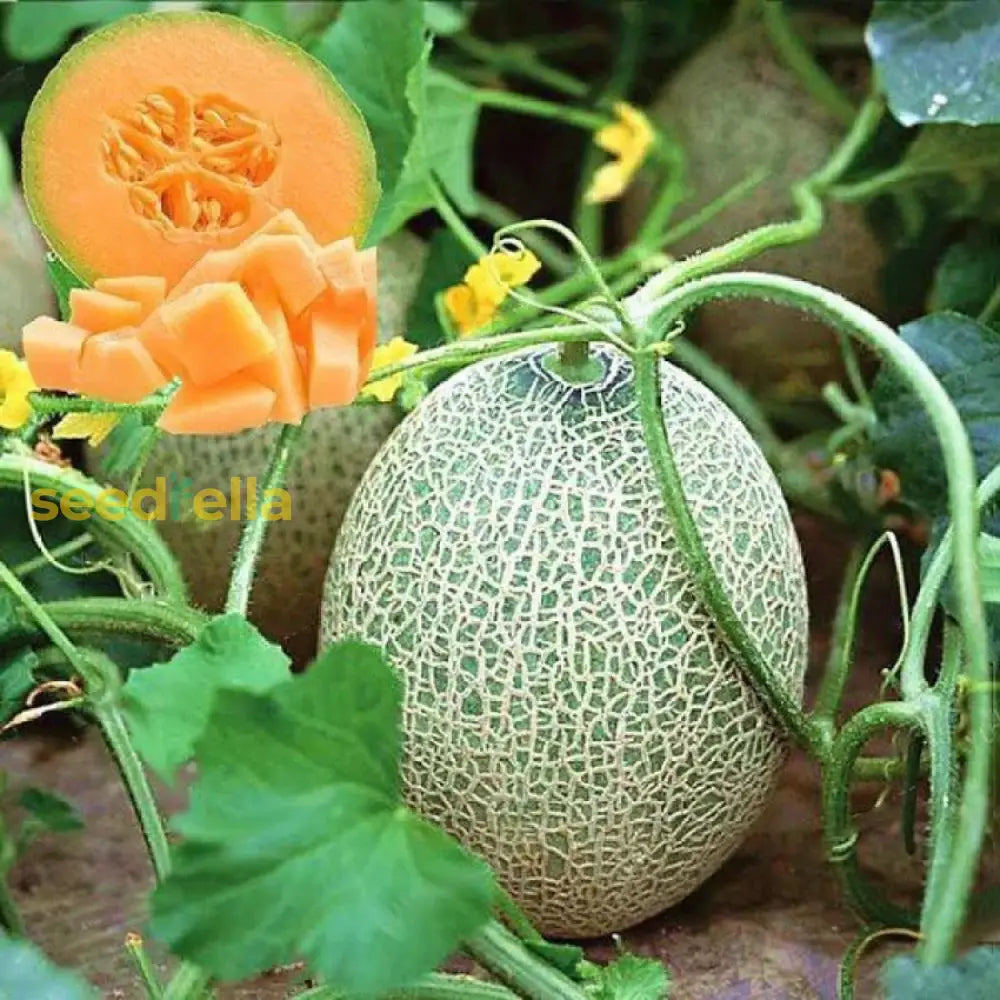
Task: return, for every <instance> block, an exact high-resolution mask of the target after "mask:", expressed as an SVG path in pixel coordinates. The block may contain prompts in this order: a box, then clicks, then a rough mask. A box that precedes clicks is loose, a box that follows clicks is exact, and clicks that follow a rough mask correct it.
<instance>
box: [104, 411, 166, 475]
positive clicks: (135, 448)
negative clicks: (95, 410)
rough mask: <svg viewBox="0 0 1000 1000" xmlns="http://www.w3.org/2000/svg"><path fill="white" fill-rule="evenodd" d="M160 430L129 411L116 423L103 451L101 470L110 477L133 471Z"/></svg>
mask: <svg viewBox="0 0 1000 1000" xmlns="http://www.w3.org/2000/svg"><path fill="white" fill-rule="evenodd" d="M157 433H158V431H157V429H156V428H155V427H153V426H151V425H150V424H147V423H146V422H145V421H144V420H143V418H142V417H141V416H139V414H137V413H127V414H125V416H123V417H122V419H121V420H119V421H118V423H117V424H116V425H115V427H114V429H113V430H112V431H111V433H110V434H109V435H108V438H107V441H106V442H105V449H104V451H103V452H101V458H100V470H101V473H102V474H103V475H105V476H107V477H108V478H109V479H113V478H115V477H116V476H125V475H128V474H129V473H131V472H132V471H133V470H134V469H135V467H136V466H137V465H138V464H139V461H140V459H141V458H142V455H143V453H144V452H145V450H146V446H147V445H148V444H149V439H150V437H152V436H153V435H154V434H157Z"/></svg>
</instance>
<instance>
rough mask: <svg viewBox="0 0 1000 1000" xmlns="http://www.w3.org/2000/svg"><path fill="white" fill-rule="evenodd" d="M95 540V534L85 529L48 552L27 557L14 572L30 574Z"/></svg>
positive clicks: (80, 549) (23, 574) (23, 575)
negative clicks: (30, 557)
mask: <svg viewBox="0 0 1000 1000" xmlns="http://www.w3.org/2000/svg"><path fill="white" fill-rule="evenodd" d="M93 542H94V538H93V536H92V535H91V534H89V533H88V532H86V531H85V532H83V534H81V535H77V536H76V538H71V539H70V540H69V541H68V542H63V543H62V545H56V546H54V547H53V548H51V549H49V551H48V553H46V554H41V553H39V554H38V555H37V556H34V557H33V558H32V559H25V560H24V562H22V563H18V564H17V565H16V566H15V567H14V572H15V573H16V574H17V575H18V576H20V577H25V576H30V575H31V574H32V573H34V572H35V571H36V570H40V569H44V568H45V567H46V566H51V565H52V560H53V559H57V560H61V559H63V558H64V557H65V556H71V555H74V554H75V553H77V552H80V551H82V550H83V549H85V548H87V547H88V546H89V545H92V544H93Z"/></svg>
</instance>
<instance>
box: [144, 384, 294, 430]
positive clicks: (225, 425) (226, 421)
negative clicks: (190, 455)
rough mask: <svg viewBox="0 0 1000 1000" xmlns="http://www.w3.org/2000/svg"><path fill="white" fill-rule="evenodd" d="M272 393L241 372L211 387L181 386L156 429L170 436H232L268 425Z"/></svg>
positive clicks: (272, 399)
mask: <svg viewBox="0 0 1000 1000" xmlns="http://www.w3.org/2000/svg"><path fill="white" fill-rule="evenodd" d="M274 401H275V393H274V391H273V390H272V389H268V388H267V386H264V385H261V384H260V383H259V382H257V381H255V380H254V379H252V378H251V377H250V376H249V375H247V374H246V373H244V372H238V373H237V374H235V375H230V376H229V377H228V378H226V379H223V380H222V381H221V382H218V383H216V384H215V385H212V386H207V387H202V386H197V385H192V384H191V383H185V384H183V385H182V386H181V387H180V389H178V390H177V392H176V393H175V395H174V396H173V398H172V399H171V400H170V403H169V405H168V406H167V408H166V410H164V411H163V415H162V416H161V417H160V420H159V424H158V426H159V427H160V428H161V429H162V430H165V431H167V432H168V433H169V434H235V433H236V432H237V431H243V430H247V429H248V428H250V427H261V426H263V425H264V424H265V423H267V421H268V418H269V417H270V415H271V410H272V409H273V408H274Z"/></svg>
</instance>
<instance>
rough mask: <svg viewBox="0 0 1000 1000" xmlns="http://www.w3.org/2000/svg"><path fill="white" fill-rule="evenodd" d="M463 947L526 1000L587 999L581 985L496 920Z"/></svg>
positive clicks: (464, 943)
mask: <svg viewBox="0 0 1000 1000" xmlns="http://www.w3.org/2000/svg"><path fill="white" fill-rule="evenodd" d="M463 948H464V949H465V951H467V952H468V953H469V954H470V955H471V956H472V957H473V958H474V959H475V960H476V961H477V962H479V964H480V965H482V966H483V968H485V969H489V971H490V972H492V973H493V974H494V975H495V976H496V977H497V979H499V980H500V981H501V982H504V983H506V984H507V985H508V986H509V987H510V988H511V989H513V990H515V991H516V992H517V994H518V995H519V996H522V997H525V998H526V1000H586V997H585V994H584V992H583V990H582V989H581V987H579V986H577V984H576V983H574V982H572V981H571V980H569V979H567V977H566V976H564V975H563V974H562V973H561V972H559V971H558V970H557V969H555V968H553V966H551V965H549V964H548V963H547V962H545V961H543V960H542V959H541V958H539V957H538V956H537V955H535V954H534V953H533V952H531V951H529V949H528V948H526V947H525V945H524V944H523V943H522V942H521V941H520V940H519V939H518V938H517V937H515V936H514V935H513V934H511V933H510V931H508V930H507V929H506V928H505V927H504V926H503V925H502V924H500V923H498V922H497V921H496V920H490V921H489V922H488V923H487V924H486V925H485V926H484V927H483V928H481V929H480V930H479V931H478V932H477V933H476V934H475V935H474V936H473V937H471V938H469V939H467V940H466V941H465V942H463Z"/></svg>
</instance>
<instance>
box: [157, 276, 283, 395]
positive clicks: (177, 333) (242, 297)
mask: <svg viewBox="0 0 1000 1000" xmlns="http://www.w3.org/2000/svg"><path fill="white" fill-rule="evenodd" d="M161 316H162V319H163V322H164V324H165V325H166V328H167V330H168V331H169V332H170V333H171V334H172V335H173V336H174V337H176V339H177V356H178V357H179V359H180V362H181V363H182V364H183V366H184V371H185V372H186V373H187V377H188V378H189V379H190V381H191V382H193V383H194V384H195V385H199V386H208V385H211V384H212V383H213V382H218V381H220V380H221V379H224V378H228V376H230V375H233V374H235V373H236V372H238V371H239V370H240V369H241V368H246V366H247V365H252V364H253V363H254V362H255V361H260V360H261V359H262V358H265V357H267V355H268V354H270V353H271V352H272V351H273V350H274V337H272V336H271V333H270V331H269V330H268V328H267V326H266V325H265V324H264V321H263V320H262V319H261V318H260V316H259V315H258V313H257V310H256V309H254V307H253V303H252V302H251V301H250V299H249V298H248V297H247V293H246V292H245V291H243V289H242V288H241V287H240V286H239V285H237V284H236V283H235V282H220V283H211V284H206V285H199V286H198V287H197V288H192V289H191V291H189V292H187V293H186V294H184V295H182V296H181V297H180V298H179V299H176V300H175V301H173V302H167V303H166V304H164V306H163V308H162V310H161Z"/></svg>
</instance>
